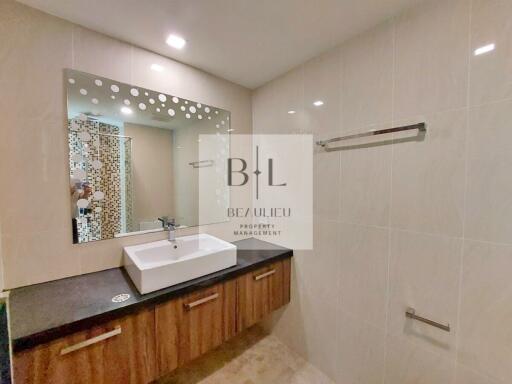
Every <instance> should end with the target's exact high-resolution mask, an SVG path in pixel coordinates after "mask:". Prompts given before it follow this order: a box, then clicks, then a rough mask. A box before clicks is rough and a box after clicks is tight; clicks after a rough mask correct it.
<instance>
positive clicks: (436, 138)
mask: <svg viewBox="0 0 512 384" xmlns="http://www.w3.org/2000/svg"><path fill="white" fill-rule="evenodd" d="M466 115H467V111H466V110H464V109H462V110H456V111H450V112H444V113H440V114H435V115H430V116H427V118H426V122H427V134H426V137H425V140H424V141H410V142H401V143H396V144H395V145H394V147H393V171H392V172H393V181H392V182H393V185H392V191H393V192H392V204H391V225H392V226H393V227H395V228H402V229H408V230H414V231H423V232H429V233H437V234H442V235H449V236H462V223H463V218H462V216H463V209H464V208H463V207H464V183H465V159H464V156H465V135H466V125H467V123H466V121H467V116H466Z"/></svg>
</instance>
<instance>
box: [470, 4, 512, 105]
mask: <svg viewBox="0 0 512 384" xmlns="http://www.w3.org/2000/svg"><path fill="white" fill-rule="evenodd" d="M511 13H512V2H510V1H507V0H474V1H473V5H472V15H471V62H470V65H471V72H470V73H471V79H470V81H471V82H470V85H471V105H472V106H474V105H481V104H485V103H489V102H493V101H497V100H503V99H508V98H511V97H512V59H511V57H512V20H511V19H510V14H511ZM492 43H494V44H495V46H496V49H495V50H494V51H492V52H489V53H486V54H483V55H479V56H474V55H473V51H474V50H475V49H477V48H479V47H482V46H485V45H488V44H492Z"/></svg>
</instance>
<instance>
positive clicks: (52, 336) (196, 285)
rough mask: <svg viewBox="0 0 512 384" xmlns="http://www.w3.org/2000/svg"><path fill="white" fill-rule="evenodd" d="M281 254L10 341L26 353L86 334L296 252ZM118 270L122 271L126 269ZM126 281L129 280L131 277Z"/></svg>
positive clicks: (13, 346)
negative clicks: (113, 321)
mask: <svg viewBox="0 0 512 384" xmlns="http://www.w3.org/2000/svg"><path fill="white" fill-rule="evenodd" d="M277 250H279V248H276V249H274V251H277ZM282 251H283V252H282V253H279V254H277V255H275V256H270V257H268V258H266V259H262V260H258V261H257V262H254V263H252V264H249V265H246V266H243V267H241V268H238V269H235V270H233V271H227V272H226V273H225V274H222V275H219V276H214V277H210V278H208V276H209V275H206V276H203V277H201V278H198V279H194V280H192V281H191V283H190V285H186V286H184V287H183V288H180V289H179V290H176V291H170V292H162V294H161V295H158V296H153V297H149V298H148V299H147V300H143V301H139V302H136V303H131V304H128V305H126V306H122V307H119V308H115V309H112V310H109V311H105V312H103V313H99V314H97V315H92V316H88V317H85V318H82V319H78V320H75V321H73V322H70V323H67V324H63V325H59V326H56V327H53V328H49V329H46V330H44V331H40V332H36V333H33V334H30V335H27V336H22V337H18V338H16V339H11V345H12V350H13V353H18V352H22V351H24V350H27V349H31V348H34V347H36V346H38V345H41V344H45V343H48V342H51V341H54V340H56V339H58V338H61V337H64V336H68V335H70V334H73V333H76V332H80V331H83V330H85V329H88V328H91V327H93V326H95V325H99V323H104V322H108V321H112V320H115V319H117V318H120V317H123V316H127V315H129V314H133V313H136V312H138V311H141V310H143V309H145V308H148V307H152V306H155V305H157V304H159V303H162V302H165V301H169V300H172V299H173V298H176V297H178V296H181V295H184V294H186V293H189V292H191V291H194V290H197V289H201V288H207V287H209V286H211V285H214V284H218V283H220V282H222V281H227V280H230V279H233V278H236V277H238V276H240V275H243V274H245V273H247V272H250V271H252V270H255V269H258V268H260V267H262V266H264V265H267V264H270V263H272V262H276V261H280V260H283V259H287V258H291V257H293V250H291V249H288V248H282ZM117 268H118V269H123V267H117ZM123 273H124V274H126V271H124V270H123ZM126 275H127V274H126ZM126 278H127V279H129V277H128V276H127V277H126Z"/></svg>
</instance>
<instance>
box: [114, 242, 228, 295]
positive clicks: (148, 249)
mask: <svg viewBox="0 0 512 384" xmlns="http://www.w3.org/2000/svg"><path fill="white" fill-rule="evenodd" d="M234 265H236V246H235V245H233V244H231V243H228V242H226V241H224V240H221V239H217V238H216V237H214V236H210V235H207V234H200V235H192V236H183V237H178V238H176V240H175V241H173V242H170V241H168V240H162V241H155V242H153V243H146V244H139V245H133V246H130V247H124V267H125V269H126V270H127V271H128V274H129V275H130V277H131V279H132V281H133V283H134V284H135V286H136V287H137V289H138V290H139V292H140V293H141V294H144V293H148V292H153V291H156V290H159V289H162V288H166V287H170V286H171V285H175V284H179V283H183V282H185V281H188V280H192V279H195V278H198V277H201V276H204V275H207V274H210V273H213V272H217V271H220V270H221V269H225V268H229V267H232V266H234Z"/></svg>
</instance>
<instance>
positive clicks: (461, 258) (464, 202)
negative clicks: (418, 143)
mask: <svg viewBox="0 0 512 384" xmlns="http://www.w3.org/2000/svg"><path fill="white" fill-rule="evenodd" d="M472 16H473V0H470V2H469V20H468V41H467V44H468V57H467V90H466V92H467V94H466V105H467V107H468V109H467V111H466V126H465V131H464V133H465V134H464V192H463V198H462V244H461V249H460V256H459V261H460V266H459V282H458V287H457V289H458V297H457V323H456V325H455V327H456V328H455V358H454V360H455V368H454V369H455V372H454V375H453V380H454V382H455V383H456V382H457V380H458V371H459V369H458V364H459V348H460V337H461V335H460V323H461V321H460V320H461V307H462V288H463V283H462V279H463V276H464V253H465V248H466V247H465V238H466V213H467V190H468V173H469V167H468V137H469V117H470V106H471V40H472V34H471V28H472V23H473V19H472Z"/></svg>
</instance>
